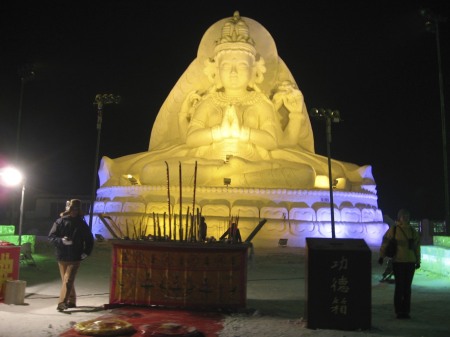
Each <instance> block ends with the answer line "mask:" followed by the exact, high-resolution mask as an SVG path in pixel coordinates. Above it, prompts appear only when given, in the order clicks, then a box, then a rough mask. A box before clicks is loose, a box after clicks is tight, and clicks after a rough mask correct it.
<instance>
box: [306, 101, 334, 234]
mask: <svg viewBox="0 0 450 337" xmlns="http://www.w3.org/2000/svg"><path fill="white" fill-rule="evenodd" d="M309 114H310V116H311V117H313V118H315V119H319V120H325V123H326V136H327V157H328V184H329V190H330V217H331V237H332V238H333V239H335V238H336V232H335V225H334V200H333V175H332V172H331V123H339V122H340V121H341V115H340V113H339V111H338V110H332V109H324V108H313V109H311V110H310V112H309Z"/></svg>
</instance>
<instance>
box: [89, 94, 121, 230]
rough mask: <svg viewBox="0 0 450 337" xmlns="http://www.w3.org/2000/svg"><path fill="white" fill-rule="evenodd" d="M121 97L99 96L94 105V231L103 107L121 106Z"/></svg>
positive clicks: (92, 194)
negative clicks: (95, 112)
mask: <svg viewBox="0 0 450 337" xmlns="http://www.w3.org/2000/svg"><path fill="white" fill-rule="evenodd" d="M120 100H121V97H120V96H116V95H113V94H97V95H96V96H95V100H94V105H97V147H96V149H95V161H94V174H93V178H92V193H91V207H90V212H89V228H90V229H91V230H92V218H93V216H94V201H95V194H96V193H95V192H96V190H97V175H98V173H97V171H98V156H99V151H100V136H101V132H102V121H103V106H104V105H105V104H119V102H120Z"/></svg>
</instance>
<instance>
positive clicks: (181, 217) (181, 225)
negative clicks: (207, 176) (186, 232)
mask: <svg viewBox="0 0 450 337" xmlns="http://www.w3.org/2000/svg"><path fill="white" fill-rule="evenodd" d="M178 163H179V164H178V174H179V176H180V233H179V236H180V241H183V183H182V179H181V162H178Z"/></svg>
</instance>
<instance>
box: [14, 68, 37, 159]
mask: <svg viewBox="0 0 450 337" xmlns="http://www.w3.org/2000/svg"><path fill="white" fill-rule="evenodd" d="M17 73H18V75H19V77H20V97H19V111H18V115H17V132H16V152H15V156H16V161H18V160H19V152H20V131H21V124H22V107H23V93H24V89H25V84H26V83H27V82H30V81H32V80H33V79H34V76H35V73H34V71H33V68H32V66H31V65H29V64H26V65H24V66H22V67H20V68H19V70H18V72H17Z"/></svg>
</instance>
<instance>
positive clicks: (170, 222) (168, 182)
mask: <svg viewBox="0 0 450 337" xmlns="http://www.w3.org/2000/svg"><path fill="white" fill-rule="evenodd" d="M165 163H166V172H167V208H168V212H169V239H170V238H171V236H172V233H171V231H172V229H171V226H172V219H171V216H170V214H171V207H170V178H169V164H168V163H167V162H165ZM165 236H166V225H165V224H164V237H165Z"/></svg>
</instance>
